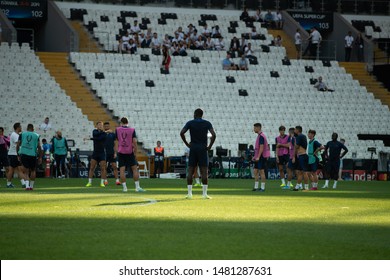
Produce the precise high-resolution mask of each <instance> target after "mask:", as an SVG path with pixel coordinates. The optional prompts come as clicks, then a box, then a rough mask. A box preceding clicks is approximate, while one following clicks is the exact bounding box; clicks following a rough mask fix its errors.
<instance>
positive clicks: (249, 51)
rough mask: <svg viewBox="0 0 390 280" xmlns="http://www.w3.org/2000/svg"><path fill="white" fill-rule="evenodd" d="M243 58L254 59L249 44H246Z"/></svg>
mask: <svg viewBox="0 0 390 280" xmlns="http://www.w3.org/2000/svg"><path fill="white" fill-rule="evenodd" d="M245 57H246V58H256V57H255V56H254V53H253V50H252V44H251V43H248V45H247V46H246V47H245Z"/></svg>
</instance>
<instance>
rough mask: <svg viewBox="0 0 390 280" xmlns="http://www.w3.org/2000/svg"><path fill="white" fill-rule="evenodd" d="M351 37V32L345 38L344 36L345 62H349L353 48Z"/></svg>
mask: <svg viewBox="0 0 390 280" xmlns="http://www.w3.org/2000/svg"><path fill="white" fill-rule="evenodd" d="M353 40H354V39H353V37H352V32H351V31H349V32H348V34H347V36H345V38H344V41H345V61H346V62H349V61H350V60H351V52H352V47H353Z"/></svg>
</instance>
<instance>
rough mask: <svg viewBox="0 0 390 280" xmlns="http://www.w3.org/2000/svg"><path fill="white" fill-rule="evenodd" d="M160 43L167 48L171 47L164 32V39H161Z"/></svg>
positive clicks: (169, 40)
mask: <svg viewBox="0 0 390 280" xmlns="http://www.w3.org/2000/svg"><path fill="white" fill-rule="evenodd" d="M162 45H163V46H165V47H167V48H168V49H169V48H170V47H171V45H172V42H171V39H170V38H169V36H168V34H165V36H164V40H163V41H162Z"/></svg>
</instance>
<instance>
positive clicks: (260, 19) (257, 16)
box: [252, 9, 264, 22]
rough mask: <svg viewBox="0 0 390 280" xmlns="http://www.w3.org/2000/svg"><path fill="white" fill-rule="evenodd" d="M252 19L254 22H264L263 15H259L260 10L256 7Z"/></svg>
mask: <svg viewBox="0 0 390 280" xmlns="http://www.w3.org/2000/svg"><path fill="white" fill-rule="evenodd" d="M252 19H253V20H254V21H256V22H264V20H263V16H262V15H261V10H260V9H256V12H255V14H254V15H253V17H252Z"/></svg>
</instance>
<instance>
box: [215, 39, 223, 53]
mask: <svg viewBox="0 0 390 280" xmlns="http://www.w3.org/2000/svg"><path fill="white" fill-rule="evenodd" d="M214 47H215V49H216V50H217V51H224V50H225V41H224V40H223V37H219V38H218V39H217V40H216V41H215V44H214Z"/></svg>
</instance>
